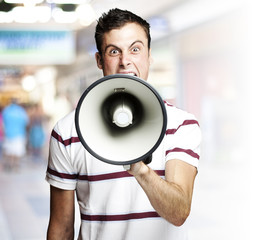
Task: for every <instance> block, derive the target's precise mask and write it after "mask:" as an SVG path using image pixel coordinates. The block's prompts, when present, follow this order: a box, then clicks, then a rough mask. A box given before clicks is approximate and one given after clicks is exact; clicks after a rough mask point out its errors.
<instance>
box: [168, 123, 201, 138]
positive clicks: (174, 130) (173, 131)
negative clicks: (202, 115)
mask: <svg viewBox="0 0 253 240" xmlns="http://www.w3.org/2000/svg"><path fill="white" fill-rule="evenodd" d="M191 124H197V125H198V126H199V123H198V121H196V120H185V121H184V122H183V123H182V124H180V125H179V126H178V128H174V129H167V130H166V135H168V134H174V133H175V132H176V131H177V130H178V129H179V128H180V127H182V126H186V125H191Z"/></svg>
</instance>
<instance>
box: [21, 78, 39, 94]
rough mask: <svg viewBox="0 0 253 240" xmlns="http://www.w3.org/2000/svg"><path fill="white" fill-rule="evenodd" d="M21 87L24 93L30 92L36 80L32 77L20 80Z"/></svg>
mask: <svg viewBox="0 0 253 240" xmlns="http://www.w3.org/2000/svg"><path fill="white" fill-rule="evenodd" d="M22 87H23V89H24V90H25V91H27V92H31V91H32V90H34V88H35V87H36V79H35V77H34V76H31V75H29V76H25V77H24V78H23V79H22Z"/></svg>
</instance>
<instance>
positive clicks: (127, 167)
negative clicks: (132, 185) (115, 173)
mask: <svg viewBox="0 0 253 240" xmlns="http://www.w3.org/2000/svg"><path fill="white" fill-rule="evenodd" d="M123 168H124V169H125V170H126V171H128V170H130V168H131V165H130V164H129V165H123Z"/></svg>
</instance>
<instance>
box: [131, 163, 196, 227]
mask: <svg viewBox="0 0 253 240" xmlns="http://www.w3.org/2000/svg"><path fill="white" fill-rule="evenodd" d="M129 173H130V174H132V175H133V176H135V178H136V180H137V181H138V182H139V184H140V185H141V187H142V188H143V190H144V191H145V193H146V194H147V196H148V198H149V201H150V203H151V204H152V206H153V207H154V209H155V210H156V211H157V213H158V214H159V215H160V216H161V217H163V218H165V219H166V220H167V221H169V222H170V223H172V224H174V225H175V226H180V225H182V224H183V223H184V222H185V220H186V219H187V217H188V215H189V214H190V209H191V201H192V192H193V185H194V179H195V176H196V173H197V170H196V168H195V167H194V166H191V165H189V164H187V163H185V162H183V161H180V160H176V159H175V160H169V161H168V162H167V163H166V168H165V179H162V178H161V177H160V176H158V175H157V174H156V173H155V172H154V171H153V170H152V169H150V168H149V167H148V166H147V165H145V164H144V163H143V162H138V163H135V164H132V165H131V169H130V170H129Z"/></svg>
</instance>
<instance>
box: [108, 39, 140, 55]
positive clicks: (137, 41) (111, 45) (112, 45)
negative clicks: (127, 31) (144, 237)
mask: <svg viewBox="0 0 253 240" xmlns="http://www.w3.org/2000/svg"><path fill="white" fill-rule="evenodd" d="M136 43H141V44H142V45H143V46H144V43H143V42H142V41H141V40H136V41H134V42H133V43H132V44H131V45H130V46H129V48H131V47H132V46H133V45H135V44H136ZM109 47H113V48H117V49H120V47H118V46H116V45H114V44H109V45H107V46H106V47H105V52H106V50H107V49H108V48H109Z"/></svg>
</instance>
